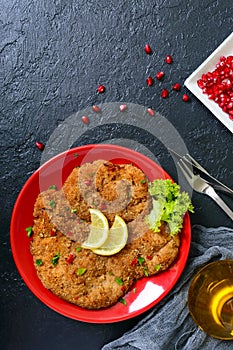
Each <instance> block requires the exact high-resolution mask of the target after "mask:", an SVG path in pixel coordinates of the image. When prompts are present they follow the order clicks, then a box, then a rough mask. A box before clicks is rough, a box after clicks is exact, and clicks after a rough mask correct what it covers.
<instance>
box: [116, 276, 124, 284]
mask: <svg viewBox="0 0 233 350" xmlns="http://www.w3.org/2000/svg"><path fill="white" fill-rule="evenodd" d="M115 281H116V283H118V284H120V285H121V286H122V285H123V284H124V282H123V281H122V279H121V278H120V277H116V278H115Z"/></svg>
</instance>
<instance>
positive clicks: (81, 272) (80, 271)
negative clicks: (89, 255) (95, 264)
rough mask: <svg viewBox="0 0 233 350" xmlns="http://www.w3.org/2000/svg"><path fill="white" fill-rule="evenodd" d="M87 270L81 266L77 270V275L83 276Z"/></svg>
mask: <svg viewBox="0 0 233 350" xmlns="http://www.w3.org/2000/svg"><path fill="white" fill-rule="evenodd" d="M86 271H87V269H86V268H85V267H80V268H79V269H78V271H77V275H78V276H82V275H83V274H84V273H85V272H86Z"/></svg>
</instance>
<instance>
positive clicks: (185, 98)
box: [182, 94, 189, 102]
mask: <svg viewBox="0 0 233 350" xmlns="http://www.w3.org/2000/svg"><path fill="white" fill-rule="evenodd" d="M182 99H183V101H184V102H188V101H189V96H188V95H187V94H184V95H183V97H182Z"/></svg>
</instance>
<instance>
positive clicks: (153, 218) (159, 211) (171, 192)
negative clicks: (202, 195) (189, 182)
mask: <svg viewBox="0 0 233 350" xmlns="http://www.w3.org/2000/svg"><path fill="white" fill-rule="evenodd" d="M149 193H150V195H151V196H152V204H153V209H152V210H151V211H150V213H149V215H147V217H146V221H147V223H148V225H149V227H150V229H152V230H153V231H155V232H158V231H159V227H160V225H161V222H162V221H165V222H167V223H168V226H169V228H170V234H171V235H175V234H177V233H179V232H180V230H181V228H182V224H183V216H184V214H185V213H186V212H187V211H190V212H191V213H193V212H194V208H193V205H192V203H191V200H190V198H189V196H188V193H186V192H180V186H179V185H177V184H176V183H173V182H172V181H171V180H170V179H166V180H154V181H153V182H151V183H150V184H149Z"/></svg>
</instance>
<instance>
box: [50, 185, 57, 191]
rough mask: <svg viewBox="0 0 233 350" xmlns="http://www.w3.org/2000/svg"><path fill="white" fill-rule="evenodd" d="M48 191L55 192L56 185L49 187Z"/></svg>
mask: <svg viewBox="0 0 233 350" xmlns="http://www.w3.org/2000/svg"><path fill="white" fill-rule="evenodd" d="M49 190H57V186H56V185H51V186H49Z"/></svg>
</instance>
